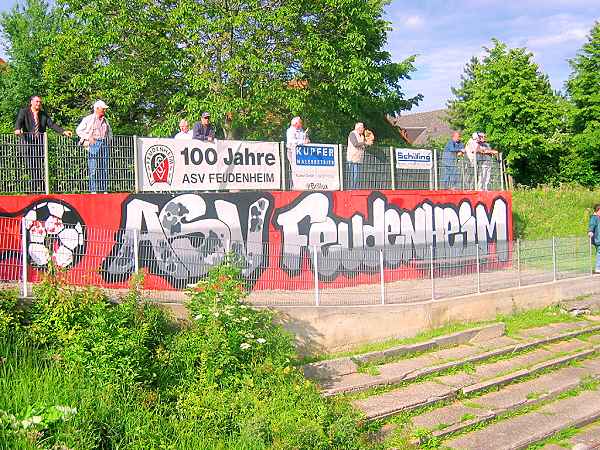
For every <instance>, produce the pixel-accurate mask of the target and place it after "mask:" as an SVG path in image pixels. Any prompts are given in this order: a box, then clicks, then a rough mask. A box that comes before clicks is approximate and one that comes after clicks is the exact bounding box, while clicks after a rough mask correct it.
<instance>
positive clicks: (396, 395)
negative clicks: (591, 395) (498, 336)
mask: <svg viewBox="0 0 600 450" xmlns="http://www.w3.org/2000/svg"><path fill="white" fill-rule="evenodd" d="M565 349H571V351H570V352H569V353H566V352H565ZM596 352H600V345H598V346H592V344H590V343H587V342H583V341H579V340H577V339H572V340H570V341H566V342H558V343H554V344H550V345H547V346H546V347H545V348H539V349H536V350H533V351H531V352H529V353H525V354H521V355H518V356H516V357H515V358H512V359H509V360H501V361H496V362H493V363H490V364H483V365H481V366H479V367H477V369H476V370H475V371H474V372H473V373H467V372H462V373H458V374H454V375H447V376H441V377H436V378H434V379H432V380H428V381H424V382H420V383H419V382H417V383H414V384H411V385H408V386H405V387H402V388H399V389H395V390H392V391H389V392H386V393H383V394H379V395H373V396H370V397H368V398H366V399H362V400H356V401H354V402H353V404H354V405H355V406H356V407H357V408H359V409H360V410H361V411H363V412H364V414H365V416H366V418H367V419H369V420H374V419H381V418H384V417H388V416H391V415H394V414H397V413H399V412H402V411H410V410H413V409H416V408H419V407H423V406H428V405H433V404H435V403H437V402H439V401H441V400H447V399H450V398H453V397H456V396H457V395H459V394H464V395H467V394H473V393H476V392H480V391H483V390H487V389H491V388H493V387H497V386H503V385H506V384H509V383H512V382H515V381H517V380H519V379H521V378H524V377H528V376H531V375H534V374H536V373H539V372H540V371H542V370H546V369H551V368H553V367H557V366H560V365H562V364H565V363H566V362H569V361H571V360H576V359H582V358H589V357H590V356H592V355H594V354H595V353H596ZM565 353H566V354H565ZM497 374H500V375H497ZM494 375H496V376H494Z"/></svg>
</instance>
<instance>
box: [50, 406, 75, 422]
mask: <svg viewBox="0 0 600 450" xmlns="http://www.w3.org/2000/svg"><path fill="white" fill-rule="evenodd" d="M54 409H56V410H57V411H58V412H59V413H61V414H62V415H63V420H69V419H70V418H71V417H73V416H74V415H75V414H77V408H71V407H70V406H61V405H58V406H55V407H54Z"/></svg>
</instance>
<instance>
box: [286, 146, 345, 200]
mask: <svg viewBox="0 0 600 450" xmlns="http://www.w3.org/2000/svg"><path fill="white" fill-rule="evenodd" d="M291 156H292V158H291V161H290V164H291V168H292V187H293V189H295V190H302V191H337V190H339V189H340V175H339V158H338V152H337V145H333V144H304V145H297V146H296V150H295V152H294V154H293V155H291Z"/></svg>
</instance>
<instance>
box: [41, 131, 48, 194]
mask: <svg viewBox="0 0 600 450" xmlns="http://www.w3.org/2000/svg"><path fill="white" fill-rule="evenodd" d="M42 142H43V143H44V185H45V192H46V194H50V170H49V168H48V133H44V134H43V135H42Z"/></svg>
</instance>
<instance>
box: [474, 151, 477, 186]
mask: <svg viewBox="0 0 600 450" xmlns="http://www.w3.org/2000/svg"><path fill="white" fill-rule="evenodd" d="M473 158H474V161H473V190H474V191H476V190H477V153H475V155H474V156H473Z"/></svg>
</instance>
